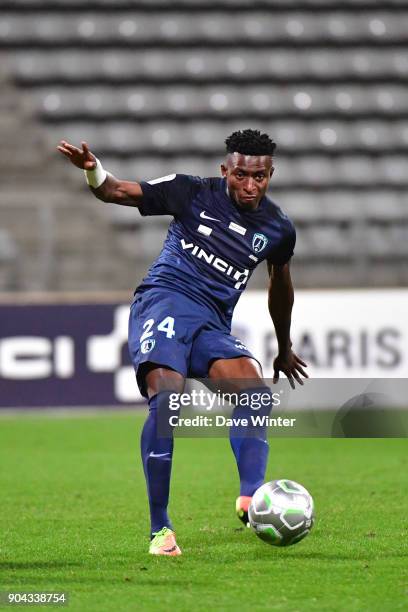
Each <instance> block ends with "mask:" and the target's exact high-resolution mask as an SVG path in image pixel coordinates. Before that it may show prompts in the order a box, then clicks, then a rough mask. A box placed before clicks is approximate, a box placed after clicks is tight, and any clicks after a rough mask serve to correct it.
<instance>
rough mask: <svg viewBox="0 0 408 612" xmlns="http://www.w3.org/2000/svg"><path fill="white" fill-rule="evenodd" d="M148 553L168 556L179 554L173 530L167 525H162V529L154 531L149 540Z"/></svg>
mask: <svg viewBox="0 0 408 612" xmlns="http://www.w3.org/2000/svg"><path fill="white" fill-rule="evenodd" d="M149 553H150V554H151V555H165V556H168V557H177V556H178V555H181V550H180V548H179V547H178V546H177V542H176V534H175V533H174V531H172V530H171V529H169V528H168V527H163V529H160V531H158V532H157V533H155V534H154V538H153V540H152V541H151V542H150V546H149Z"/></svg>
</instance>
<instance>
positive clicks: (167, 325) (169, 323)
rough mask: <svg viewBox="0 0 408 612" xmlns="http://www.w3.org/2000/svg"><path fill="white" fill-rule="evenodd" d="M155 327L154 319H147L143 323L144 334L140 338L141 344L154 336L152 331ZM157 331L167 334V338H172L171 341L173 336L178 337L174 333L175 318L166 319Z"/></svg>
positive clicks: (158, 326)
mask: <svg viewBox="0 0 408 612" xmlns="http://www.w3.org/2000/svg"><path fill="white" fill-rule="evenodd" d="M153 325H154V319H147V321H145V322H144V323H143V329H144V332H143V334H142V335H141V336H140V342H141V343H142V342H143V341H144V340H146V339H147V338H150V336H153V332H152V331H151V329H152V327H153ZM157 331H160V332H163V333H165V334H166V338H170V339H171V338H173V336H175V335H176V332H175V331H174V318H173V317H165V318H164V319H163V320H162V321H161V322H160V323H159V324H158V325H157Z"/></svg>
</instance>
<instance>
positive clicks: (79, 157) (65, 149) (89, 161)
mask: <svg viewBox="0 0 408 612" xmlns="http://www.w3.org/2000/svg"><path fill="white" fill-rule="evenodd" d="M81 146H82V149H78V147H74V145H72V144H69V142H67V141H66V140H61V142H60V144H59V145H58V147H57V149H58V151H59V152H60V153H62V154H63V155H65V157H68V159H69V160H70V162H71V163H72V164H74V166H76V167H77V168H82V170H94V169H95V168H96V157H95V155H94V154H93V153H91V152H90V150H89V148H88V145H87V144H86V142H81Z"/></svg>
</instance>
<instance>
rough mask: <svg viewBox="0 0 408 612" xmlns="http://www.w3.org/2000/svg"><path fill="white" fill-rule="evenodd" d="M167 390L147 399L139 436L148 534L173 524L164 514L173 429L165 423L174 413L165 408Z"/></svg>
mask: <svg viewBox="0 0 408 612" xmlns="http://www.w3.org/2000/svg"><path fill="white" fill-rule="evenodd" d="M171 394H172V391H162V392H160V393H158V394H157V395H155V396H154V397H152V398H151V399H150V400H149V415H148V417H147V419H146V422H145V424H144V427H143V431H142V437H141V454H142V462H143V469H144V473H145V478H146V486H147V495H148V498H149V506H150V520H151V533H152V534H154V533H156V532H157V531H160V529H161V528H162V527H169V528H170V529H172V528H173V527H172V524H171V521H170V519H169V516H168V514H167V505H168V502H169V491H170V475H171V465H172V459H173V444H174V441H173V430H172V428H171V427H170V426H168V419H169V416H170V415H172V416H174V415H177V414H178V413H177V412H175V411H170V410H169V396H170V395H171ZM159 435H161V436H165V437H159Z"/></svg>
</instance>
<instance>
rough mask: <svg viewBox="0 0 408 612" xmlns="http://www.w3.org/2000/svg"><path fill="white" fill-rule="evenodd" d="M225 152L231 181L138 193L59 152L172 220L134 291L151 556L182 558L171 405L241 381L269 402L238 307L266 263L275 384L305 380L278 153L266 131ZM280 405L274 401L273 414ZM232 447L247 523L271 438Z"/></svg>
mask: <svg viewBox="0 0 408 612" xmlns="http://www.w3.org/2000/svg"><path fill="white" fill-rule="evenodd" d="M225 142H226V157H225V160H224V163H223V164H222V165H221V175H222V176H221V177H218V178H199V177H195V176H187V175H183V174H170V175H168V176H165V177H162V178H158V179H155V180H151V181H147V182H146V181H142V182H140V183H136V182H129V181H123V180H118V179H116V178H115V177H114V176H112V175H111V174H109V173H107V172H106V171H105V170H104V169H103V167H102V164H101V162H100V161H99V160H98V159H97V158H96V157H95V156H94V155H93V154H92V153H91V151H90V150H89V148H88V145H87V144H86V143H85V142H83V143H82V148H81V149H79V148H77V147H75V146H73V145H71V144H69V143H68V142H66V141H61V143H60V145H59V146H58V149H59V151H60V152H61V153H62V154H64V155H65V156H66V157H67V158H68V159H69V160H70V161H71V162H72V163H73V164H74V165H75V166H77V167H78V168H82V169H84V171H85V175H86V180H87V182H88V184H89V186H90V188H91V190H92V192H93V193H94V195H95V196H96V197H97V198H99V199H100V200H102V201H103V202H113V203H116V204H122V205H125V206H134V207H136V208H138V209H139V212H140V213H141V214H142V215H143V216H145V215H171V216H173V218H174V220H173V221H172V223H171V224H170V227H169V230H168V234H167V238H166V240H165V242H164V246H163V249H162V251H161V253H160V255H159V256H158V258H157V259H156V261H155V262H154V263H153V265H152V266H151V268H150V270H149V272H148V274H147V276H146V277H145V278H144V279H143V281H142V283H141V284H140V285H139V287H137V289H136V291H135V297H134V300H133V303H132V305H131V310H130V322H129V349H130V355H131V358H132V362H133V365H134V368H135V372H136V379H137V382H138V385H139V388H140V390H141V393H142V394H143V395H144V396H145V397H146V398H147V399H148V402H149V414H148V417H147V420H146V422H145V425H144V428H143V431H142V438H141V454H142V462H143V468H144V473H145V478H146V485H147V492H148V498H149V506H150V518H151V541H150V548H149V552H150V553H152V554H157V555H169V556H175V555H179V554H181V551H180V548H179V547H178V545H177V543H176V539H175V533H174V531H173V527H172V524H171V522H170V519H169V516H168V513H167V506H168V501H169V490H170V474H171V465H172V456H173V435H172V430H171V429H170V432H169V435H167V436H166V437H160V436H159V434H158V421H159V418H160V419H163V417H164V418H165V419H166V418H167V417H168V415H169V414H170V412H169V401H170V400H169V398H170V395H171V394H173V393H181V392H182V391H183V388H184V383H185V379H186V377H187V376H194V377H197V378H205V377H208V378H209V379H224V380H228V379H239V383H237V384H239V390H240V394H241V395H240V396H239V397H241V396H242V394H243V393H244V392H245V396H246V398H248V396H249V397H255V394H256V395H257V397H259V393H260V392H262V393H268V392H269V393H271V391H270V389H269V388H268V387H267V386H266V384H265V382H264V381H263V378H262V371H261V366H260V364H259V362H258V361H257V360H256V359H255V358H254V357H253V355H252V354H251V353H250V351H249V350H248V349H247V348H246V347H245V346H244V345H243V344H242V343H241V342H240V341H239V340H238V339H237V338H235V337H233V336H232V335H231V319H232V314H233V310H234V307H235V305H236V303H237V301H238V299H239V297H240V296H241V294H242V292H243V291H244V289H245V286H246V283H247V281H248V279H249V278H250V276H251V274H252V272H253V270H254V269H255V268H256V266H257V265H258V264H259V263H260V262H261V261H264V260H266V262H267V265H268V271H269V279H270V282H269V291H268V300H269V312H270V315H271V318H272V321H273V324H274V326H275V331H276V337H277V341H278V355H277V357H276V359H275V361H274V382H277V380H278V378H279V372H280V371H282V372H283V373H284V374H285V375H286V376H287V378H288V379H289V382H290V384H291V386H292V387H294V385H295V381H297V382H298V383H299V384H303V381H302V376H304V377H307V374H306V372H305V370H304V369H303V368H304V367H305V366H306V364H305V363H304V362H303V361H302V360H301V359H300V358H299V357H298V356H297V355H296V354H295V353H294V352H293V351H292V348H291V346H292V343H291V340H290V324H291V311H292V305H293V287H292V281H291V276H290V271H289V260H290V258H291V257H292V255H293V249H294V245H295V229H294V227H293V225H292V223H291V221H290V220H289V219H288V218H287V217H286V216H285V215H284V214H283V212H282V211H281V210H280V208H278V206H276V205H275V204H274V203H273V202H272V201H271V200H270V199H269V198H268V197H267V196H266V191H267V189H268V185H269V181H270V179H271V177H272V174H273V171H274V167H273V156H274V151H275V147H276V145H275V143H274V142H273V141H272V140H271V139H270V138H269V136H268V135H267V134H261V133H260V132H259V131H257V130H244V131H238V132H234V133H233V134H231V135H230V136H229V137H228V138H227V139H226V141H225ZM245 381H250V382H249V383H247V384H246V383H245ZM248 384H249V387H250V388H246V387H248ZM247 403H248V402H247ZM271 406H272V400H271V403H270V405H269V408H268V409H267V410H266V412H268V413H269V410H270V408H271ZM235 412H236V413H237V414H239V415H241V416H243V415H245V414H247V412H248V406H247V405H245V406H243V405H242V402H241V403H240V401H239V402H238V404H237V406H236V408H235ZM171 414H173V415H174V413H171ZM230 442H231V447H232V450H233V453H234V456H235V459H236V463H237V467H238V474H239V479H240V495H239V497H238V499H237V501H236V510H237V514H238V517H239V518H240V519H241V520H242V521H243V522H244V523H245V524H246V522H247V518H248V506H249V503H250V501H251V496H252V495H253V493H254V492H255V491H256V489H257V488H258V487H259V486H260V485H261V484H262V483H263V482H264V477H265V471H266V464H267V457H268V442H267V434H266V427H257V428H255V430H254V431H252V432H251V435H246V433H245V432H243V431H242V428H240V427H236V428H234V427H232V428H231V431H230Z"/></svg>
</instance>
